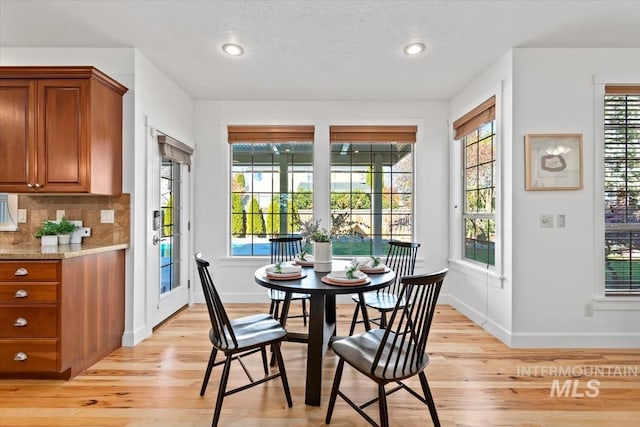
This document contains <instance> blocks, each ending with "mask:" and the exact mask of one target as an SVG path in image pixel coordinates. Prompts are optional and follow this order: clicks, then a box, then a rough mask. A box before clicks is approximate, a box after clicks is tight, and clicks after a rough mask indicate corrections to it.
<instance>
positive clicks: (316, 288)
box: [255, 260, 396, 295]
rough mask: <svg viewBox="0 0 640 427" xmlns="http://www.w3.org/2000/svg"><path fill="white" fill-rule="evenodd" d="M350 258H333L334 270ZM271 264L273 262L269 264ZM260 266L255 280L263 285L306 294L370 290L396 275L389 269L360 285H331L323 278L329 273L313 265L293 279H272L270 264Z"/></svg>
mask: <svg viewBox="0 0 640 427" xmlns="http://www.w3.org/2000/svg"><path fill="white" fill-rule="evenodd" d="M350 263H351V261H349V260H333V261H332V267H331V269H332V271H342V270H344V268H345V266H347V265H349V264H350ZM269 265H271V264H269ZM269 265H265V266H263V267H260V268H258V269H257V270H256V272H255V280H256V283H258V284H259V285H261V286H264V287H265V288H269V289H277V290H280V291H285V292H295V293H306V294H312V295H313V294H323V295H338V294H352V293H355V292H369V291H374V290H377V289H381V288H384V287H385V286H388V285H390V284H391V283H392V282H393V280H394V279H395V277H396V273H395V272H393V271H388V272H385V273H376V274H371V273H369V274H367V276H368V278H369V282H368V283H365V284H360V285H331V284H328V283H324V282H323V281H322V278H323V277H324V276H326V275H327V274H328V273H319V272H316V271H314V270H313V267H312V266H310V267H302V274H303V276H304V277H302V278H300V279H293V280H290V279H289V280H280V279H272V278H269V277H267V276H266V273H265V269H266V268H267V267H268V266H269Z"/></svg>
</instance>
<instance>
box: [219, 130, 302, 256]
mask: <svg viewBox="0 0 640 427" xmlns="http://www.w3.org/2000/svg"><path fill="white" fill-rule="evenodd" d="M228 132H229V143H230V144H231V161H232V166H231V180H230V181H231V192H230V194H231V255H233V256H239V255H240V256H241V255H245V256H254V255H264V256H268V255H269V254H270V246H269V238H270V237H274V236H284V235H288V234H297V233H298V231H299V229H300V221H301V220H308V219H310V218H311V217H312V216H313V193H312V191H313V136H314V127H313V126H229V127H228Z"/></svg>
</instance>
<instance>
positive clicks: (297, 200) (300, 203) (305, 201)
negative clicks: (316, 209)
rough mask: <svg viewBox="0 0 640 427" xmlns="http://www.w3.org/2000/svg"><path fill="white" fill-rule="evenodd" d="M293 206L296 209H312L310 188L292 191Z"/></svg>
mask: <svg viewBox="0 0 640 427" xmlns="http://www.w3.org/2000/svg"><path fill="white" fill-rule="evenodd" d="M292 197H293V206H294V207H295V208H296V210H297V211H299V210H301V209H313V193H311V190H300V191H297V192H295V193H293V196H292Z"/></svg>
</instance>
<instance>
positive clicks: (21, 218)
mask: <svg viewBox="0 0 640 427" xmlns="http://www.w3.org/2000/svg"><path fill="white" fill-rule="evenodd" d="M25 222H27V210H26V209H18V223H25Z"/></svg>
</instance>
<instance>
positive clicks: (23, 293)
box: [13, 289, 29, 298]
mask: <svg viewBox="0 0 640 427" xmlns="http://www.w3.org/2000/svg"><path fill="white" fill-rule="evenodd" d="M28 296H29V294H28V293H27V291H25V290H24V289H18V290H17V291H16V294H15V295H14V296H13V297H14V298H26V297H28Z"/></svg>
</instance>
